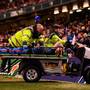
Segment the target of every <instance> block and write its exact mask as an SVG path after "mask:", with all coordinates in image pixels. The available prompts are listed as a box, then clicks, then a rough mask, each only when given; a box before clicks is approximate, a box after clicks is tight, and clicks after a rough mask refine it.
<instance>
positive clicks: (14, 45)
mask: <svg viewBox="0 0 90 90" xmlns="http://www.w3.org/2000/svg"><path fill="white" fill-rule="evenodd" d="M9 40H10V41H11V44H12V45H13V46H14V47H16V45H15V44H14V42H13V41H12V39H11V38H10V39H9Z"/></svg>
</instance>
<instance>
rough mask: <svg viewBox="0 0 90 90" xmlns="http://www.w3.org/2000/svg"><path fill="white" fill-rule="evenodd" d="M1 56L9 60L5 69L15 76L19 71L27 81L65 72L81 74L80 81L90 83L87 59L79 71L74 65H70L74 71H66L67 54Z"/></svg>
mask: <svg viewBox="0 0 90 90" xmlns="http://www.w3.org/2000/svg"><path fill="white" fill-rule="evenodd" d="M0 58H1V59H5V60H8V65H7V67H6V69H5V70H6V71H7V70H8V74H9V75H12V76H13V75H16V74H17V72H19V74H21V75H22V76H23V79H24V80H25V81H26V82H36V81H39V80H40V79H41V77H42V76H44V75H46V74H60V75H61V74H62V73H65V76H68V75H69V76H73V77H74V75H75V76H79V77H80V78H78V80H77V82H79V83H80V82H81V81H82V79H84V81H86V83H90V60H87V59H83V61H82V63H81V65H80V68H79V71H77V68H73V66H72V67H70V69H71V70H72V71H71V72H70V73H66V71H65V72H63V70H62V68H63V69H65V64H67V59H68V57H67V55H66V54H65V55H63V56H60V57H58V56H57V55H46V54H0ZM73 71H74V73H73ZM67 72H68V71H67ZM64 79H65V78H64ZM74 79H75V78H74ZM69 80H71V79H69ZM72 81H73V80H71V82H72Z"/></svg>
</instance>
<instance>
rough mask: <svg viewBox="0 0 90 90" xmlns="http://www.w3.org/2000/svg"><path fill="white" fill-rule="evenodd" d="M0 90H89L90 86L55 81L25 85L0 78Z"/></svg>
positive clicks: (21, 82)
mask: <svg viewBox="0 0 90 90" xmlns="http://www.w3.org/2000/svg"><path fill="white" fill-rule="evenodd" d="M0 90H90V85H84V84H77V83H69V82H57V81H39V82H36V83H26V82H24V81H23V79H18V78H13V77H6V76H0Z"/></svg>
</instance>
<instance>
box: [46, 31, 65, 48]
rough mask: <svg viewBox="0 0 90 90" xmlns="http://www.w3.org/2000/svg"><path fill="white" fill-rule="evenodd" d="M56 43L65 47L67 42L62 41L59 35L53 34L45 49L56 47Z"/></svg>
mask: <svg viewBox="0 0 90 90" xmlns="http://www.w3.org/2000/svg"><path fill="white" fill-rule="evenodd" d="M56 43H58V44H62V45H64V44H65V43H66V40H62V39H60V37H59V36H58V35H57V34H55V33H52V34H51V35H50V37H49V38H48V39H47V40H46V43H45V47H54V45H55V44H56Z"/></svg>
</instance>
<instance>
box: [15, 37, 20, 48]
mask: <svg viewBox="0 0 90 90" xmlns="http://www.w3.org/2000/svg"><path fill="white" fill-rule="evenodd" d="M14 38H15V40H16V42H17V43H18V45H19V46H20V47H21V44H20V43H19V41H18V40H17V39H16V37H15V36H14Z"/></svg>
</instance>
